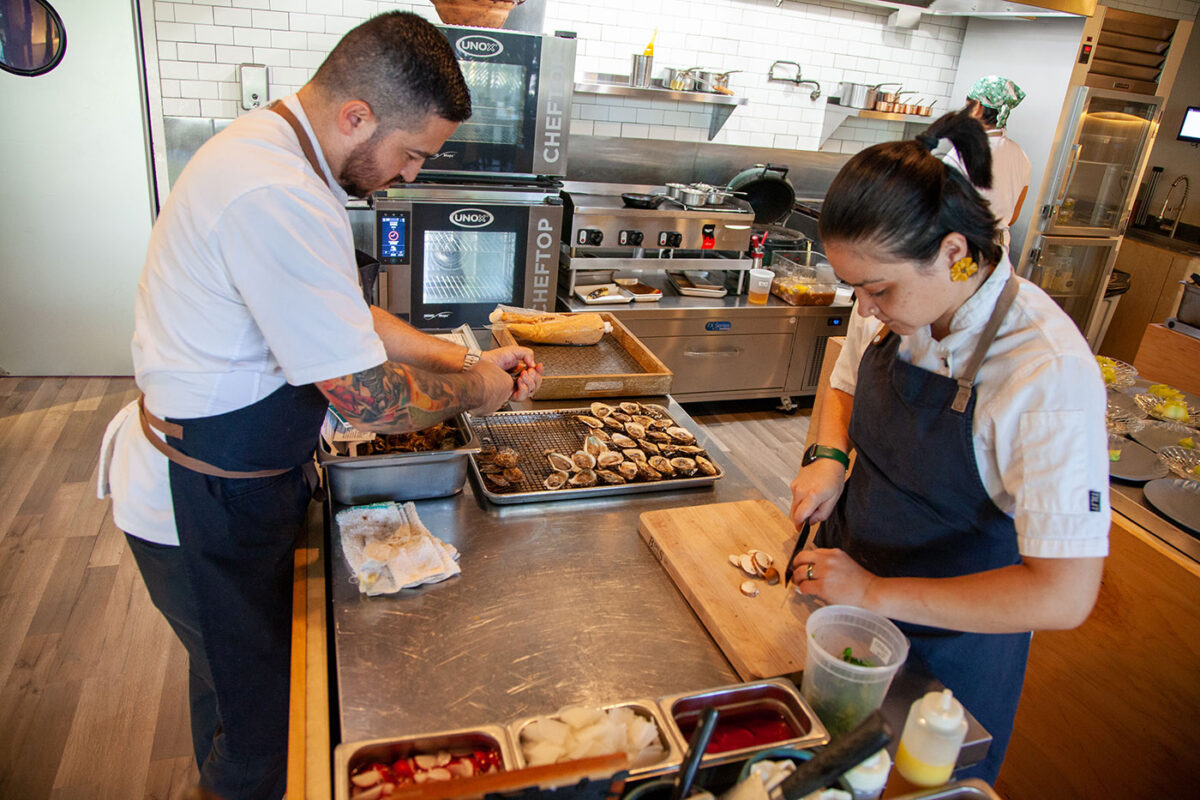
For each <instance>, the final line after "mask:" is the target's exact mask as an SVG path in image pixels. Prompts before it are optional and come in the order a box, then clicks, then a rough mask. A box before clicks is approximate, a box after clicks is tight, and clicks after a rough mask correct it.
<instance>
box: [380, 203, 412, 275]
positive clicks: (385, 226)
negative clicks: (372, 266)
mask: <svg viewBox="0 0 1200 800" xmlns="http://www.w3.org/2000/svg"><path fill="white" fill-rule="evenodd" d="M407 228H408V215H407V214H405V213H398V212H386V213H381V214H380V215H379V260H380V261H381V262H383V263H384V264H406V263H408V231H407Z"/></svg>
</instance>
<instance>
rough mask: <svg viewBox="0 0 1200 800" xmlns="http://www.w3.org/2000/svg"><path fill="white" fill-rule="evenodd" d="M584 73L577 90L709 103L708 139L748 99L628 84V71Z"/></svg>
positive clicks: (582, 92) (657, 86)
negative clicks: (609, 73)
mask: <svg viewBox="0 0 1200 800" xmlns="http://www.w3.org/2000/svg"><path fill="white" fill-rule="evenodd" d="M583 77H584V80H583V81H581V82H579V83H576V84H575V93H576V94H607V95H612V96H614V97H640V98H642V99H643V100H674V101H676V102H680V103H701V104H704V105H709V106H712V118H711V120H710V121H709V124H708V138H709V140H712V138H713V137H714V136H716V135H717V132H718V131H720V130H721V127H722V126H723V125H724V124H725V121H726V120H727V119H729V115H730V114H732V113H733V111H734V109H736V108H737V107H738V106H744V105H746V102H747V101H746V98H745V97H737V96H735V95H728V94H718V93H716V92H682V91H679V90H676V89H664V88H662V86H661V85H655V86H646V87H642V86H630V85H629V77H628V76H627V75H605V74H596V73H588V74H586V75H584V76H583Z"/></svg>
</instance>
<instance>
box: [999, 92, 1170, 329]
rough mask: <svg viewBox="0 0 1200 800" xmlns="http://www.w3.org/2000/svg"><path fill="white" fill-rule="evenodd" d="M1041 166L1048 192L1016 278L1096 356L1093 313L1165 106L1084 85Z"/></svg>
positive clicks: (1160, 101)
mask: <svg viewBox="0 0 1200 800" xmlns="http://www.w3.org/2000/svg"><path fill="white" fill-rule="evenodd" d="M1068 102H1069V104H1070V105H1069V113H1068V114H1067V115H1066V116H1065V118H1064V119H1065V124H1064V128H1063V130H1062V131H1060V135H1059V136H1058V137H1056V141H1055V148H1054V149H1053V151H1052V155H1051V159H1050V162H1049V164H1048V165H1047V172H1048V174H1050V175H1051V176H1052V178H1051V180H1052V183H1050V184H1049V191H1047V192H1045V193H1044V194H1043V198H1042V202H1043V205H1042V207H1041V209H1040V210H1039V213H1038V215H1037V218H1036V220H1035V230H1034V232H1033V234H1032V235H1030V237H1029V240H1028V242H1027V243H1026V250H1025V252H1024V254H1023V255H1022V257H1021V260H1020V264H1019V265H1018V272H1019V273H1020V274H1021V275H1022V276H1024V277H1026V278H1029V279H1030V280H1031V281H1033V282H1035V283H1037V284H1038V285H1039V286H1041V287H1042V288H1043V289H1045V290H1046V292H1047V293H1048V294H1049V295H1050V296H1051V297H1053V298H1054V299H1055V301H1056V302H1057V303H1058V304H1059V305H1060V306H1062V308H1063V310H1065V311H1066V312H1067V313H1068V314H1069V315H1070V316H1071V319H1073V320H1075V324H1076V325H1078V326H1079V329H1080V331H1082V332H1083V334H1084V336H1085V337H1086V338H1087V340H1088V344H1090V345H1091V346H1092V349H1093V350H1095V348H1096V346H1097V345H1098V344H1099V341H1098V339H1099V336H1100V333H1101V330H1100V329H1101V327H1102V326H1101V322H1102V319H1101V318H1102V314H1100V313H1099V310H1100V306H1101V302H1102V301H1103V300H1104V292H1105V289H1106V288H1107V286H1108V279H1109V275H1110V274H1111V273H1112V268H1113V264H1114V263H1115V262H1116V260H1117V249H1118V247H1119V245H1120V243H1121V236H1122V234H1123V233H1124V231H1125V226H1126V225H1127V224H1128V222H1129V217H1130V213H1131V211H1132V207H1133V200H1134V195H1135V193H1136V190H1137V187H1138V181H1139V180H1140V179H1141V175H1142V171H1143V170H1144V169H1145V167H1146V161H1147V159H1148V158H1149V156H1150V146H1151V144H1152V143H1153V141H1154V134H1155V133H1156V131H1157V129H1158V122H1159V117H1160V116H1161V114H1162V106H1163V103H1164V99H1163V98H1161V97H1154V96H1150V95H1137V94H1129V93H1127V92H1120V91H1113V90H1111V89H1093V88H1088V87H1085V86H1081V87H1078V88H1076V89H1074V90H1073V95H1072V96H1070V97H1069V100H1068Z"/></svg>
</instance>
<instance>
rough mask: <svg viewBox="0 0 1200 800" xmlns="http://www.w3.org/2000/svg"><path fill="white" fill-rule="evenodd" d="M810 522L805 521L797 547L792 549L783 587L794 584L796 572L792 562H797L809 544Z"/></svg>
mask: <svg viewBox="0 0 1200 800" xmlns="http://www.w3.org/2000/svg"><path fill="white" fill-rule="evenodd" d="M808 525H809V523H808V520H805V521H804V527H802V528H801V529H800V535H799V536H798V537H796V546H795V547H794V548H792V554H791V555H790V556H788V561H787V568H786V569H784V571H783V585H784V587H787V585H788V584H789V583H791V582H792V573H793V572H795V571H796V570H795V567H793V566H792V562H793V561H795V560H796V556H798V555H800V551H801V550H803V549H804V546H805V545H806V544H808Z"/></svg>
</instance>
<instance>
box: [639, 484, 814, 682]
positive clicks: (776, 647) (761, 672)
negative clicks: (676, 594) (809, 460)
mask: <svg viewBox="0 0 1200 800" xmlns="http://www.w3.org/2000/svg"><path fill="white" fill-rule="evenodd" d="M638 533H639V534H641V537H642V539H644V540H645V541H646V544H647V545H648V546H649V547H650V551H651V552H652V553H654V556H655V558H657V559H658V561H659V563H661V564H662V565H663V568H664V569H665V570H666V571H667V574H668V575H670V576H671V579H672V580H674V581H675V585H676V586H678V587H679V591H680V592H681V593H682V594H683V596H684V597H685V598H686V599H687V601H688V603H689V604H690V605H691V607H692V610H693V611H695V612H696V616H698V617H699V618H700V621H701V622H702V623H703V624H704V627H705V628H707V629H708V632H709V634H710V635H711V636H712V637H713V640H714V641H715V642H716V643H717V646H718V647H720V648H721V652H723V653H724V654H725V657H726V658H728V659H729V663H730V664H732V665H733V668H734V669H735V670H737V673H738V675H740V676H741V677H742V679H743V680H752V679H756V678H772V677H776V676H779V675H787V674H790V673H794V672H798V671H800V670H802V669H804V654H805V638H804V622H805V620H807V619H808V615H809V612H810V611H811V610H813V609H815V608H816V606H815V605H813V604H812V601H811V600H808V601H806V600H805V599H804V598H803V597H801V596H798V595H797V596H795V597H793V598H792V599H790V600H788V601H787V602H786V603H785V602H784V598H785V596H786V595H785V589H784V587H783V582H782V581H779V582H778V583H776V584H775V585H771V584H769V583H767V582H766V581H765V580H759V581H755V582H754V583H755V585H756V587H757V589H758V594H757V595H756V596H754V597H749V596H747V595H746V594H744V593H743V591H742V583H743V582H744V581H745V580H746V573H744V572H743V571H742V570H741V569H739V568H736V567H734V566H733V565H731V564H730V561H729V556H730V554H731V553H748V552H750V551H751V550H761V551H763V552H764V553H768V554H770V556H771V558H772V560H773V562H774V563H775V564H779V565H782V564H784V563H786V561H787V557H788V555H790V554H791V552H792V548H793V547H794V546H795V544H796V538H797V537H798V536H799V534H798V533H797V532H796V529H795V527H794V526H793V525H792V521H791V520H790V519H789V518H788V517H787V515H785V514H784V513H783V512H782V511H780V510H779V509H778V508H776V507H775V505H774V504H772V503H770V502H769V501H767V500H743V501H740V502H737V503H713V504H710V505H703V506H690V507H684V508H668V509H662V510H659V511H647V512H646V513H644V514H642V515H641V517H640V519H639V523H638Z"/></svg>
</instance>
